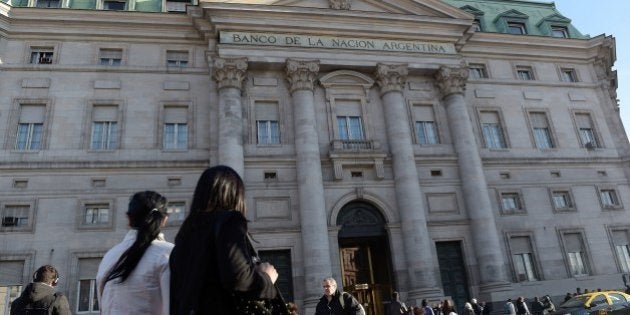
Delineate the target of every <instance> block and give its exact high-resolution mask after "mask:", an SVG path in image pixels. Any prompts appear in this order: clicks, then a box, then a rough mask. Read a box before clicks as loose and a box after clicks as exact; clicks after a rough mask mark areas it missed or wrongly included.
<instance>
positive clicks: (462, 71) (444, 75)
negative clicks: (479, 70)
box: [435, 64, 468, 97]
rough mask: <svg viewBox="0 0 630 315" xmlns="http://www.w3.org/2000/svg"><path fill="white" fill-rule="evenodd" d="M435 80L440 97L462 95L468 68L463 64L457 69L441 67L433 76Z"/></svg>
mask: <svg viewBox="0 0 630 315" xmlns="http://www.w3.org/2000/svg"><path fill="white" fill-rule="evenodd" d="M435 80H436V82H437V86H438V88H439V89H440V92H441V93H442V97H446V96H449V95H451V94H463V93H464V91H465V90H466V81H467V80H468V67H467V66H466V65H465V64H462V65H461V66H459V67H446V66H442V67H440V70H438V72H437V73H436V74H435Z"/></svg>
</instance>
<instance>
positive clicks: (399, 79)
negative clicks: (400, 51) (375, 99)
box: [374, 64, 409, 95]
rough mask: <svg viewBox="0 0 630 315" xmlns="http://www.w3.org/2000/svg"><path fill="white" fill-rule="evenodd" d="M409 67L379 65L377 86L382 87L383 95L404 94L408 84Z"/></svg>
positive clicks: (404, 65)
mask: <svg viewBox="0 0 630 315" xmlns="http://www.w3.org/2000/svg"><path fill="white" fill-rule="evenodd" d="M408 73H409V71H408V70H407V65H406V64H402V65H387V64H378V65H377V66H376V73H375V74H374V75H375V76H376V84H378V85H379V86H380V87H381V95H383V94H385V93H387V92H391V91H399V92H402V91H403V89H404V87H405V83H406V82H407V74H408Z"/></svg>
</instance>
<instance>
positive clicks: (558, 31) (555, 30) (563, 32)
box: [551, 25, 569, 38]
mask: <svg viewBox="0 0 630 315" xmlns="http://www.w3.org/2000/svg"><path fill="white" fill-rule="evenodd" d="M551 36H552V37H557V38H569V30H568V29H567V28H566V27H565V26H554V25H552V26H551Z"/></svg>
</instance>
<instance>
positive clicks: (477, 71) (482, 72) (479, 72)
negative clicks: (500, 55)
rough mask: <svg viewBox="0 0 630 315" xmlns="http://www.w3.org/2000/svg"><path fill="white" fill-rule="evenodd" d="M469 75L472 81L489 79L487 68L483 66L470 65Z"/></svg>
mask: <svg viewBox="0 0 630 315" xmlns="http://www.w3.org/2000/svg"><path fill="white" fill-rule="evenodd" d="M468 73H469V75H470V78H472V79H485V78H488V72H487V71H486V66H485V65H483V64H470V65H469V66H468Z"/></svg>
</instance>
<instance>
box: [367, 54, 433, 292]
mask: <svg viewBox="0 0 630 315" xmlns="http://www.w3.org/2000/svg"><path fill="white" fill-rule="evenodd" d="M406 77H407V65H384V64H379V65H378V66H377V68H376V83H377V84H378V85H379V86H380V88H381V98H382V100H383V107H384V112H385V123H386V127H387V140H388V142H389V146H390V152H391V154H392V163H393V167H394V184H395V189H396V201H397V204H398V212H399V213H400V221H401V222H400V224H401V228H402V237H403V246H404V252H405V257H406V268H407V269H406V270H407V272H408V274H407V275H406V277H405V278H408V280H409V281H408V285H409V288H410V290H409V298H410V299H412V300H416V301H417V300H419V299H422V298H432V297H440V296H441V295H442V292H441V290H440V289H439V285H438V284H439V282H438V279H437V276H438V275H439V274H440V273H439V269H438V267H437V266H438V265H437V258H436V255H435V245H434V244H433V242H432V241H431V238H430V237H429V233H428V231H427V220H426V216H425V209H426V206H425V204H424V199H423V196H424V195H423V194H422V191H421V190H420V182H419V179H418V171H417V169H416V160H415V156H414V153H413V147H412V140H411V139H412V137H411V135H412V134H411V130H410V127H409V123H408V122H409V119H408V114H407V110H406V105H405V97H404V96H403V88H404V86H405V81H406ZM431 253H432V254H431ZM403 277H404V276H403Z"/></svg>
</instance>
